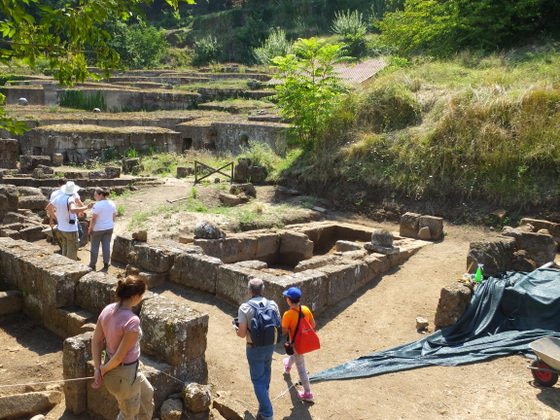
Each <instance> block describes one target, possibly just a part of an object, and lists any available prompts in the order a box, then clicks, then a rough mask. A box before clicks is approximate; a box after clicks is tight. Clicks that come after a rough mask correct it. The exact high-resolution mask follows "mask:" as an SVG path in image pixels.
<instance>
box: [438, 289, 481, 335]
mask: <svg viewBox="0 0 560 420" xmlns="http://www.w3.org/2000/svg"><path fill="white" fill-rule="evenodd" d="M471 297H472V290H471V289H470V288H469V287H467V286H466V285H465V284H464V283H460V282H453V283H451V284H450V285H448V286H446V287H444V288H443V289H441V293H440V297H439V302H438V306H437V309H436V315H435V321H434V322H435V327H436V329H440V328H444V327H447V326H450V325H453V324H455V323H456V322H457V321H458V320H459V318H461V316H463V314H464V313H465V310H466V309H467V307H468V306H469V304H470V302H471Z"/></svg>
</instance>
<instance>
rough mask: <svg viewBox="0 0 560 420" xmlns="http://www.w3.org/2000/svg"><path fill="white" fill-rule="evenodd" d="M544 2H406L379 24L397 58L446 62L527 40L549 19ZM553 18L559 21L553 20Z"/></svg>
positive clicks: (415, 0)
mask: <svg viewBox="0 0 560 420" xmlns="http://www.w3.org/2000/svg"><path fill="white" fill-rule="evenodd" d="M548 3H549V2H548V0H518V1H514V2H512V1H510V0H479V1H472V0H441V1H440V0H406V2H405V3H404V10H398V11H395V12H392V13H387V14H386V15H385V17H384V19H383V21H381V22H379V23H378V27H379V28H380V29H381V31H382V37H383V39H384V41H385V43H386V44H387V45H389V46H390V47H391V48H392V49H394V50H395V51H397V52H399V53H400V54H418V53H421V52H425V53H429V54H433V55H435V56H440V57H448V56H450V55H452V54H454V53H456V52H458V51H460V50H462V49H465V48H469V49H473V50H478V49H480V50H484V51H491V50H495V49H497V48H503V47H507V46H510V45H512V44H514V43H516V42H518V40H519V39H520V38H523V37H525V36H528V35H531V34H532V33H534V31H535V30H537V29H538V28H539V26H540V25H544V23H543V21H545V22H546V21H547V20H549V19H551V17H549V11H547V8H548V6H547V5H548ZM553 19H557V18H556V17H555V18H553Z"/></svg>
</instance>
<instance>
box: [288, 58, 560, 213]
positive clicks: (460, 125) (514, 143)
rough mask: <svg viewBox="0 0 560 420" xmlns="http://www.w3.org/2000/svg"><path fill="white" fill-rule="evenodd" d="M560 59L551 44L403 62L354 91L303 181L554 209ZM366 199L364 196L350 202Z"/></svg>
mask: <svg viewBox="0 0 560 420" xmlns="http://www.w3.org/2000/svg"><path fill="white" fill-rule="evenodd" d="M559 64H560V53H558V52H556V51H554V50H552V52H551V51H550V50H549V51H548V52H547V51H546V49H545V48H541V49H540V50H539V52H538V53H529V52H520V51H517V52H511V53H508V54H507V55H501V56H498V55H493V56H481V55H479V54H476V55H472V56H470V57H469V56H467V55H466V53H465V54H462V55H461V56H458V57H457V58H456V59H454V60H451V61H436V60H423V61H416V62H414V61H411V62H410V63H409V65H408V66H406V67H400V68H397V67H394V68H393V69H392V70H389V71H386V72H383V73H382V74H380V75H379V76H378V78H377V80H376V81H375V83H374V84H372V85H371V86H370V87H369V88H365V89H364V91H363V92H354V93H352V94H350V95H347V97H346V98H345V99H344V101H343V102H341V103H340V105H339V107H338V108H337V110H336V111H335V112H334V113H333V114H332V115H333V117H332V118H331V120H330V121H329V122H328V123H327V124H326V127H327V128H326V129H325V130H324V131H323V136H324V137H323V138H322V139H321V142H320V145H321V147H319V148H316V150H315V152H314V153H313V154H307V155H306V156H305V159H299V161H298V162H296V163H297V164H294V165H292V167H291V169H290V170H291V171H292V173H293V174H297V175H299V176H300V177H301V178H303V179H302V182H319V183H323V182H330V183H337V184H338V183H344V182H348V183H349V185H352V187H353V188H356V190H358V192H359V191H368V192H371V194H372V195H375V194H377V195H379V194H384V193H386V192H391V193H390V194H391V195H390V197H395V196H399V197H406V198H408V199H412V200H426V199H429V200H430V201H432V202H436V201H439V202H440V203H441V202H449V200H452V202H453V203H464V202H468V201H471V200H480V201H482V202H484V203H485V204H490V205H493V206H499V207H504V208H508V207H515V208H516V209H527V208H533V209H540V208H545V207H546V208H549V209H554V208H556V206H557V197H558V196H559V195H560V183H559V182H558V179H560V178H559V176H560V169H559V168H560V155H559V154H558V153H557V150H558V149H559V148H560V126H559V125H558V123H557V122H558V121H560V88H559V86H560V84H559V83H558V82H559V81H560V78H559V76H558V73H557V68H558V65H559ZM333 139H335V140H336V144H334V145H333ZM325 167H329V168H331V170H330V171H325V170H324V168H325ZM284 176H286V177H290V176H292V175H290V172H287V173H285V174H284ZM366 200H367V198H366V197H364V196H362V195H360V194H357V193H356V194H355V195H354V196H353V197H352V199H351V200H349V202H350V203H352V204H353V205H357V203H359V204H360V205H362V206H363V205H364V203H365V202H366Z"/></svg>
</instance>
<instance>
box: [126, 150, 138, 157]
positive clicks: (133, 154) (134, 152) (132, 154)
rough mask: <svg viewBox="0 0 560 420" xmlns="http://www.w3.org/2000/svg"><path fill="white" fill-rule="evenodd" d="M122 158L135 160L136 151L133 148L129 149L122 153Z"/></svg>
mask: <svg viewBox="0 0 560 420" xmlns="http://www.w3.org/2000/svg"><path fill="white" fill-rule="evenodd" d="M124 157H127V158H135V157H138V151H137V150H136V149H135V148H130V149H128V150H126V151H125V152H124Z"/></svg>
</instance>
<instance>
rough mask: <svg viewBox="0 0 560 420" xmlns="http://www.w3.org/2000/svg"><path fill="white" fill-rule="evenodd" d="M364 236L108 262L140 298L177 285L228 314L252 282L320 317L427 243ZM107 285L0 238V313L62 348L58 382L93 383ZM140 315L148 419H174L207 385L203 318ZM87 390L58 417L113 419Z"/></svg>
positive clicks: (215, 243)
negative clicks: (41, 331) (300, 300)
mask: <svg viewBox="0 0 560 420" xmlns="http://www.w3.org/2000/svg"><path fill="white" fill-rule="evenodd" d="M372 234H374V235H373V236H374V237H376V235H375V229H368V228H364V227H361V226H355V225H346V224H337V223H329V222H322V223H314V224H308V225H303V224H302V225H293V226H290V227H289V229H288V228H286V229H277V230H267V231H252V232H249V233H244V234H238V235H233V236H231V237H221V238H219V239H202V238H193V239H192V243H189V244H182V243H177V242H174V241H169V240H168V241H158V242H157V243H148V242H145V241H144V240H145V239H147V238H146V235H142V234H134V235H130V236H128V235H118V236H116V237H115V240H114V243H113V251H112V255H111V260H112V263H114V264H116V265H119V264H120V265H123V266H124V265H125V266H126V272H127V273H130V272H134V273H137V274H138V275H140V276H141V277H142V278H143V279H144V280H145V281H146V283H147V284H148V288H149V289H152V288H154V287H155V286H163V287H165V284H166V283H167V282H171V283H177V284H181V285H184V286H186V287H190V288H195V289H198V290H202V291H205V292H208V293H212V294H214V295H216V296H217V297H219V298H221V299H223V300H225V301H227V302H229V303H231V304H232V305H235V306H237V305H239V304H240V303H242V302H244V301H245V300H246V287H247V281H248V280H249V279H250V278H252V277H256V276H258V277H260V278H262V279H263V280H264V281H265V283H266V287H265V291H266V295H267V296H268V297H269V298H273V297H276V296H279V295H281V293H282V291H283V290H285V288H287V287H290V286H298V287H300V288H301V289H302V291H303V292H304V293H305V294H306V295H307V296H309V299H308V304H309V306H310V307H311V308H312V310H313V311H314V312H315V313H317V314H319V313H321V312H322V311H324V310H325V309H326V308H327V307H329V306H331V305H334V304H336V303H337V302H339V301H340V300H342V299H344V298H345V297H347V296H349V295H350V294H351V293H353V292H354V291H356V290H359V289H360V288H361V287H363V286H365V285H366V284H368V283H369V282H371V281H372V280H373V279H374V278H376V277H377V276H379V275H381V274H382V273H384V272H386V271H387V270H389V269H390V268H392V267H395V266H397V265H399V264H401V263H403V262H404V261H405V260H406V259H408V258H409V257H410V256H411V255H413V254H414V253H416V252H417V251H418V250H419V249H420V248H421V247H422V246H424V245H426V244H427V243H428V242H425V241H420V240H415V239H412V238H405V237H401V236H399V235H397V234H394V244H395V245H396V248H395V249H398V251H397V252H393V253H389V254H381V253H377V252H373V251H371V250H368V249H366V246H365V245H366V244H371V243H372V242H371V239H372ZM139 239H143V240H139ZM116 282H117V278H115V277H113V276H111V275H108V274H106V273H103V272H92V270H91V269H90V268H89V267H87V266H83V265H81V264H78V263H76V262H74V261H72V260H69V259H67V258H64V257H62V256H60V255H58V254H52V253H51V252H50V251H48V250H45V249H43V248H42V247H39V246H37V245H35V244H31V243H28V242H25V241H22V240H14V239H12V238H8V237H0V284H2V285H3V287H4V288H5V289H7V290H13V291H12V292H9V293H6V292H5V293H4V296H3V297H2V295H1V294H0V301H2V305H0V306H2V308H6V309H4V311H5V310H10V311H11V312H14V311H19V310H21V311H22V312H23V313H24V314H26V315H27V316H28V317H30V318H31V319H33V320H35V321H36V322H38V323H40V324H42V325H43V326H45V327H46V328H47V329H49V330H50V331H52V332H54V333H56V334H57V335H59V336H60V337H63V338H65V341H64V348H63V374H64V378H68V379H70V378H79V377H85V376H91V375H92V374H93V369H92V364H91V354H90V343H91V337H92V330H93V328H94V325H95V324H94V322H95V320H96V317H97V315H98V314H99V313H100V311H101V310H102V308H103V307H104V306H105V305H107V304H108V303H110V302H112V301H114V298H115V295H114V293H115V286H116ZM280 302H281V303H280V305H281V306H282V308H281V310H282V311H284V310H286V309H287V307H284V306H285V305H286V304H285V302H282V301H280ZM139 306H140V307H139V308H137V313H138V314H139V315H140V318H141V322H142V329H143V331H144V337H143V340H142V344H141V345H142V359H141V362H142V364H143V366H144V367H143V370H144V371H145V372H146V375H147V377H148V379H149V380H150V382H151V383H152V384H153V385H154V388H155V389H156V394H155V402H156V407H157V409H159V410H162V411H163V410H173V407H174V406H175V405H176V404H177V402H176V401H175V402H174V401H172V400H173V398H171V399H169V398H168V397H169V396H170V395H176V394H177V393H180V392H185V391H184V390H183V385H184V383H183V381H184V382H195V383H198V384H205V383H206V382H207V376H208V372H207V366H206V361H205V358H204V353H205V350H206V334H207V331H208V315H207V314H204V313H200V312H198V311H196V310H194V309H192V308H189V307H187V306H186V305H184V304H178V303H176V302H174V301H170V300H168V299H166V298H165V297H163V296H159V295H152V294H151V292H150V291H148V292H147V293H146V299H145V300H144V301H143V302H142V304H141V305H139ZM8 308H9V309H8ZM1 313H6V312H1ZM174 378H177V379H179V380H180V381H178V380H177V379H174ZM90 382H91V381H90V380H88V381H77V382H67V383H65V385H64V393H65V397H66V407H67V409H68V410H70V412H72V413H74V414H83V413H88V414H89V415H90V416H93V417H102V418H114V417H115V416H116V412H117V411H118V409H117V407H116V402H115V401H114V399H112V398H111V397H110V396H109V395H108V394H107V391H105V390H101V391H99V390H92V389H91V387H90V386H89V385H90ZM201 393H202V395H204V394H205V392H204V390H203V391H201ZM197 398H202V397H200V396H199V397H197ZM227 401H228V400H227V398H223V397H218V398H217V399H216V400H215V401H214V402H213V407H218V408H217V409H218V410H219V411H223V412H228V410H229V411H230V412H231V408H227V407H226V406H227V404H228V402H227ZM191 402H192V401H191ZM230 402H231V401H230ZM205 418H206V417H205Z"/></svg>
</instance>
